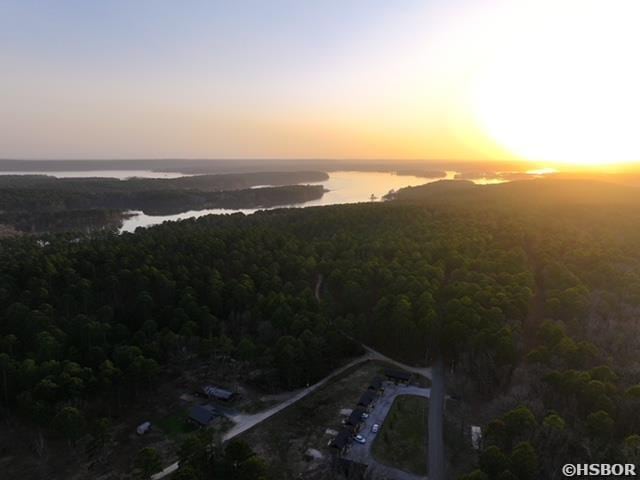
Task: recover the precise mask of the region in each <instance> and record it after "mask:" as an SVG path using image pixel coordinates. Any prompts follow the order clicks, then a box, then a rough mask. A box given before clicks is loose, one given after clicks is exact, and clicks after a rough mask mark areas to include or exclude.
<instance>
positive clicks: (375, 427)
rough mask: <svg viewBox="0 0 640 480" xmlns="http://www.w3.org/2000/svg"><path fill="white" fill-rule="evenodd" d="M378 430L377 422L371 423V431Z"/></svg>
mask: <svg viewBox="0 0 640 480" xmlns="http://www.w3.org/2000/svg"><path fill="white" fill-rule="evenodd" d="M378 430H380V425H378V424H377V423H374V424H373V425H371V433H378Z"/></svg>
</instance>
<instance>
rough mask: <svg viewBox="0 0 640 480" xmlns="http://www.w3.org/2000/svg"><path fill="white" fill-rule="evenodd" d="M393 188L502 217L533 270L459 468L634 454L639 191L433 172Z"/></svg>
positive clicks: (499, 472) (480, 473)
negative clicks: (515, 332)
mask: <svg viewBox="0 0 640 480" xmlns="http://www.w3.org/2000/svg"><path fill="white" fill-rule="evenodd" d="M405 194H406V195H405ZM398 197H399V198H400V199H401V200H402V201H403V203H404V202H406V203H411V204H419V205H422V206H424V207H425V208H437V209H440V210H444V211H449V212H457V213H458V214H460V213H461V212H466V213H467V214H468V215H474V214H476V215H477V214H484V215H487V212H488V215H490V216H497V217H498V218H501V219H503V220H504V221H508V219H510V221H511V222H512V225H511V227H510V228H509V231H510V232H514V231H520V232H521V235H522V243H521V245H522V248H523V251H524V253H525V254H526V258H527V263H528V270H529V272H530V275H531V276H532V277H533V278H535V286H534V293H535V297H534V298H532V300H531V302H530V305H529V309H528V310H529V312H528V315H527V318H526V319H525V321H524V323H523V337H522V341H521V342H520V343H519V345H518V355H517V356H513V357H512V360H511V361H510V363H511V365H512V368H513V369H514V374H513V375H512V378H511V381H510V382H509V383H508V384H505V385H504V386H505V387H506V390H503V393H501V394H500V395H499V396H498V397H497V398H496V399H495V400H494V401H492V402H489V406H490V409H491V410H493V411H496V412H498V413H497V415H494V416H493V418H492V419H490V420H489V421H488V422H487V423H486V424H485V425H484V427H485V428H484V429H483V430H484V438H483V443H484V445H483V450H482V452H481V454H480V455H479V459H478V469H477V470H476V471H474V472H472V473H470V474H469V475H466V476H464V477H463V478H464V479H465V480H471V479H473V480H483V479H494V478H498V479H520V480H528V479H537V478H540V479H543V478H559V477H560V475H561V468H562V465H564V464H565V463H573V464H582V463H590V464H593V463H632V464H637V463H638V461H639V460H640V454H639V452H640V424H639V423H638V422H637V421H636V415H635V413H634V412H635V410H636V409H637V407H638V402H639V401H640V400H639V399H640V373H639V372H640V361H639V360H638V358H637V352H638V349H639V348H640V340H638V335H637V332H638V324H637V321H636V320H637V314H638V302H639V301H640V253H638V252H640V248H639V247H640V233H638V232H640V230H639V228H638V227H639V226H640V196H638V195H637V190H636V189H635V188H633V187H624V186H619V185H614V184H606V183H601V182H596V181H580V180H537V181H527V182H514V183H512V184H510V185H501V186H491V187H477V186H473V185H470V184H467V183H442V184H440V185H434V186H433V187H431V188H429V186H427V187H418V188H417V189H410V190H407V191H405V192H402V191H401V192H400V193H399V195H398ZM492 270H493V268H492ZM463 355H466V353H463ZM469 378H470V381H471V382H474V381H476V380H482V379H481V378H478V376H477V374H476V375H472V376H470V377H469ZM476 390H477V391H482V389H481V388H477V389H476Z"/></svg>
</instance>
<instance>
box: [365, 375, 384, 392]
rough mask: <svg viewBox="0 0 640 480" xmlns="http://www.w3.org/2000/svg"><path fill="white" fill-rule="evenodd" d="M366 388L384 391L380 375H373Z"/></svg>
mask: <svg viewBox="0 0 640 480" xmlns="http://www.w3.org/2000/svg"><path fill="white" fill-rule="evenodd" d="M368 389H369V390H373V391H374V392H384V383H383V381H382V377H374V378H373V380H371V383H370V384H369V387H368Z"/></svg>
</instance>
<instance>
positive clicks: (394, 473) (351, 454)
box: [345, 382, 431, 480]
mask: <svg viewBox="0 0 640 480" xmlns="http://www.w3.org/2000/svg"><path fill="white" fill-rule="evenodd" d="M401 395H414V396H418V397H424V398H429V397H430V395H431V389H430V388H422V387H416V386H413V385H411V386H404V385H394V384H393V383H391V382H385V391H384V393H383V394H382V396H381V397H380V399H378V400H377V401H376V406H375V408H374V409H373V410H372V411H371V412H370V414H369V418H367V419H366V420H365V421H364V422H363V425H362V429H361V430H360V434H361V435H362V436H364V437H365V438H366V439H367V443H365V444H364V445H362V444H359V443H356V442H353V444H352V445H351V447H350V448H349V451H348V452H347V454H346V455H345V457H346V458H348V459H350V460H354V461H356V462H359V463H364V464H367V465H369V468H368V469H367V475H369V476H370V478H374V479H380V480H382V479H393V480H425V479H426V478H427V477H423V476H420V475H415V474H413V473H409V472H405V471H404V470H399V469H397V468H393V467H390V466H388V465H385V464H383V463H380V462H378V461H377V460H376V459H375V457H374V456H373V455H372V453H371V450H372V448H373V443H374V442H375V440H376V434H374V433H372V432H371V427H372V426H373V424H374V423H377V424H378V425H382V424H383V423H384V422H385V420H386V418H387V415H388V414H389V410H391V406H392V405H393V401H394V400H395V399H396V398H397V397H399V396H401Z"/></svg>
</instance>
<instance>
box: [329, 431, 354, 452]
mask: <svg viewBox="0 0 640 480" xmlns="http://www.w3.org/2000/svg"><path fill="white" fill-rule="evenodd" d="M349 443H351V434H350V433H349V432H348V431H346V430H340V432H339V433H338V435H336V438H334V439H333V441H332V442H331V446H332V447H335V448H338V449H343V448H344V447H346V446H347V445H349Z"/></svg>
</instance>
